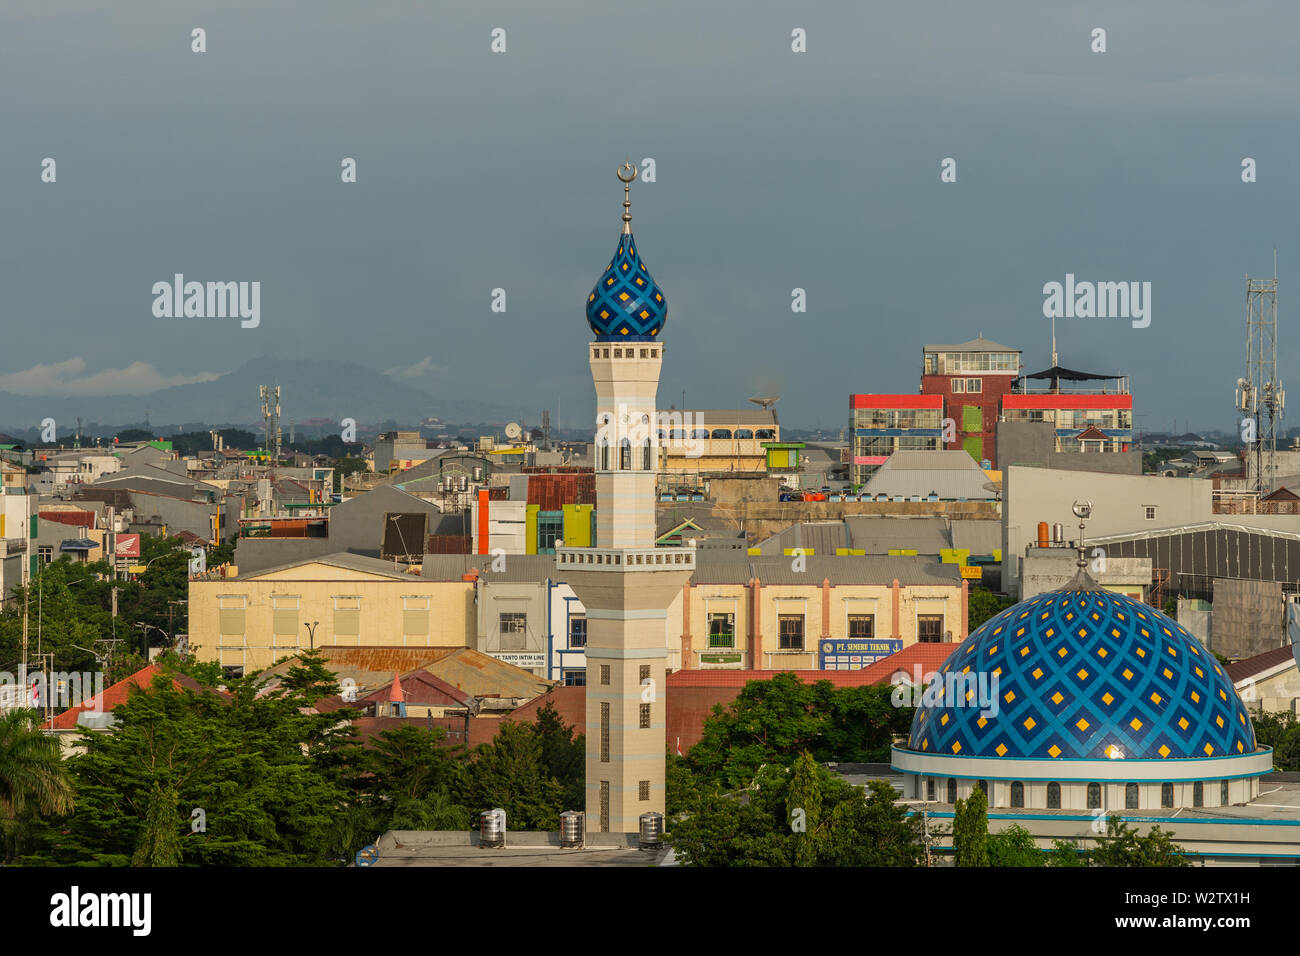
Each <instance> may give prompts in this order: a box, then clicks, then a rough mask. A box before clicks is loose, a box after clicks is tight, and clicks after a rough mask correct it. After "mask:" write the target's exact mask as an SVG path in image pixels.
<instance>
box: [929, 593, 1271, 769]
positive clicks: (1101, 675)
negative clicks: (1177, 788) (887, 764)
mask: <svg viewBox="0 0 1300 956" xmlns="http://www.w3.org/2000/svg"><path fill="white" fill-rule="evenodd" d="M939 673H940V675H941V677H942V679H943V680H944V685H945V689H946V687H947V684H948V675H949V674H952V675H954V677H956V676H958V675H969V676H974V677H976V678H977V680H978V678H979V677H980V675H988V676H987V678H986V679H987V681H988V684H987V685H986V686H987V687H988V688H989V689H992V688H993V687H994V684H993V677H994V675H996V678H997V682H996V698H995V699H996V713H994V714H992V715H989V714H988V711H989V710H992V709H993V708H992V707H988V708H984V709H982V708H981V707H979V706H973V705H974V704H975V703H976V702H977V701H978V691H976V696H975V697H973V698H971V700H970V702H966V701H965V700H963V699H962V698H963V697H964V695H965V694H966V691H967V690H968V689H970V687H971V686H972V685H967V686H965V687H958V688H957V691H958V692H957V694H955V695H952V696H954V697H956V698H957V700H953V699H951V698H950V696H949V695H948V694H945V695H944V697H943V699H942V700H941V701H939V702H938V703H937V704H936V705H934V706H930V705H927V704H926V703H925V702H924V701H923V703H922V706H920V707H918V708H917V711H916V714H915V716H914V717H913V720H912V731H911V736H910V738H909V740H908V746H907V749H909V750H912V751H918V752H924V753H934V754H943V755H960V756H962V757H1005V758H1008V759H1012V758H1061V759H1079V760H1084V759H1104V758H1112V759H1138V760H1160V759H1189V758H1202V757H1226V756H1237V755H1239V754H1247V753H1254V752H1255V749H1256V743H1255V733H1254V728H1253V727H1252V726H1251V723H1250V718H1249V717H1248V716H1247V713H1246V709H1245V706H1244V705H1243V704H1242V702H1241V699H1240V697H1238V695H1237V693H1236V691H1235V690H1234V689H1233V685H1232V681H1231V680H1230V679H1229V677H1228V675H1227V674H1226V673H1225V672H1224V669H1223V667H1222V666H1220V664H1219V663H1218V661H1217V660H1216V659H1215V658H1214V655H1213V654H1211V653H1210V652H1209V651H1208V650H1206V649H1205V647H1204V646H1203V645H1202V644H1201V642H1200V641H1199V640H1197V639H1196V638H1195V637H1194V636H1192V634H1191V633H1189V632H1188V631H1187V630H1186V629H1185V628H1184V627H1182V626H1181V625H1179V624H1178V623H1177V622H1176V621H1174V620H1173V619H1172V618H1169V617H1167V616H1165V615H1164V614H1162V613H1160V612H1159V611H1157V610H1156V609H1155V608H1153V607H1150V606H1149V605H1146V604H1143V603H1141V602H1140V601H1136V600H1134V599H1132V598H1129V597H1126V596H1124V595H1121V594H1115V593H1112V592H1110V591H1105V590H1102V589H1101V588H1100V587H1099V586H1098V585H1097V584H1096V582H1094V581H1093V580H1092V579H1091V578H1090V577H1089V576H1088V575H1087V574H1086V572H1082V571H1081V572H1080V573H1079V575H1077V576H1076V577H1075V579H1074V581H1072V582H1071V583H1070V584H1069V585H1067V586H1066V587H1064V588H1061V589H1059V590H1056V591H1050V592H1047V593H1045V594H1041V595H1039V596H1038V597H1036V598H1034V599H1033V600H1030V601H1025V602H1022V603H1020V604H1017V605H1015V606H1013V607H1011V608H1008V609H1007V610H1005V611H1003V612H1001V613H1000V614H998V615H996V616H995V617H993V618H991V619H990V620H988V621H986V622H985V623H984V624H983V625H982V626H981V627H980V628H979V629H978V630H976V631H975V633H974V634H972V635H971V636H970V637H969V638H968V639H967V640H966V641H964V642H963V643H962V644H961V646H960V647H959V648H958V649H957V650H956V651H954V652H953V653H952V655H951V656H950V657H949V658H948V659H947V660H946V661H945V662H944V664H943V666H942V667H941V668H940V671H939ZM986 693H987V692H986ZM986 699H987V697H986ZM957 703H961V704H964V706H955V704H957Z"/></svg>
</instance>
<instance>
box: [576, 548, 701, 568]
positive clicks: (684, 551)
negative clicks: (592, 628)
mask: <svg viewBox="0 0 1300 956" xmlns="http://www.w3.org/2000/svg"><path fill="white" fill-rule="evenodd" d="M555 565H556V567H557V568H558V569H561V570H564V569H581V570H584V571H585V570H592V571H595V570H600V571H634V572H635V571H694V570H695V549H694V548H692V547H683V548H556V549H555Z"/></svg>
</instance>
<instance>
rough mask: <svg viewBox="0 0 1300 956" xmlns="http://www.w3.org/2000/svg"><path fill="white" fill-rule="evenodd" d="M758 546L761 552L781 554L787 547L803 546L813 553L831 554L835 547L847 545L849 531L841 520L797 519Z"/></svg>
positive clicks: (845, 546)
mask: <svg viewBox="0 0 1300 956" xmlns="http://www.w3.org/2000/svg"><path fill="white" fill-rule="evenodd" d="M758 547H759V550H760V551H761V552H762V553H763V554H774V555H782V554H784V553H785V549H787V548H805V549H811V550H812V552H813V553H814V554H818V555H826V554H830V555H833V554H834V553H835V549H836V548H847V547H849V533H848V529H847V527H846V526H845V524H844V522H843V521H798V522H796V523H794V524H792V525H791V526H790V527H788V528H786V529H785V530H784V531H781V532H779V533H777V534H774V535H772V537H770V538H768V539H767V540H766V541H764V542H762V543H761V544H759V546H758Z"/></svg>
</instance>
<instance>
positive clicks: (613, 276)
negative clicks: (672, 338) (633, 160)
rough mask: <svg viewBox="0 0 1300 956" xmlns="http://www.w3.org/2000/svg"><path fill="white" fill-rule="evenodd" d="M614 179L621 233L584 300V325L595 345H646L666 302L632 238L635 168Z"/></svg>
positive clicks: (625, 168)
mask: <svg viewBox="0 0 1300 956" xmlns="http://www.w3.org/2000/svg"><path fill="white" fill-rule="evenodd" d="M625 172H626V173H628V174H629V175H627V176H624V173H625ZM618 178H619V182H621V183H623V194H624V198H623V233H622V235H620V236H619V237H618V248H617V249H615V250H614V257H613V258H612V259H610V261H609V265H607V266H606V267H605V271H604V273H602V274H601V277H600V278H599V279H597V280H596V285H595V287H594V288H593V289H592V290H591V294H590V295H588V296H587V322H588V324H589V325H590V326H591V330H592V331H593V332H594V333H596V339H597V340H598V341H606V342H607V341H611V340H612V341H615V342H619V341H624V342H638V341H640V342H648V341H650V340H652V339H654V338H656V337H657V336H658V335H659V333H660V332H661V331H663V327H664V322H666V321H667V319H668V301H667V300H666V299H665V298H664V294H663V290H662V289H660V288H659V286H658V285H656V284H655V280H654V277H653V276H651V275H650V270H649V269H647V268H646V265H645V263H644V262H642V261H641V256H640V255H639V254H638V253H637V243H636V239H634V238H633V237H632V211H631V210H632V201H631V195H630V188H631V183H632V181H633V180H634V179H636V167H634V166H632V165H631V164H630V163H625V164H624V165H623V166H622V167H620V168H619V172H618Z"/></svg>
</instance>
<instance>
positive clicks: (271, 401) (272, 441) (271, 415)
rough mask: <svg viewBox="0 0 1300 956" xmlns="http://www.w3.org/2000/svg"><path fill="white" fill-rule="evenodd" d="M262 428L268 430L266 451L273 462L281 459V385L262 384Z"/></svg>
mask: <svg viewBox="0 0 1300 956" xmlns="http://www.w3.org/2000/svg"><path fill="white" fill-rule="evenodd" d="M258 393H259V395H260V396H261V399H262V428H263V429H264V430H265V431H266V453H267V455H268V456H270V460H271V464H273V465H274V464H277V463H278V462H279V461H280V386H279V385H275V386H271V385H260V386H258Z"/></svg>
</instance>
